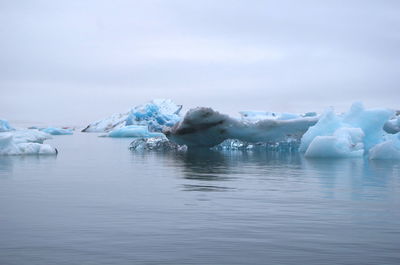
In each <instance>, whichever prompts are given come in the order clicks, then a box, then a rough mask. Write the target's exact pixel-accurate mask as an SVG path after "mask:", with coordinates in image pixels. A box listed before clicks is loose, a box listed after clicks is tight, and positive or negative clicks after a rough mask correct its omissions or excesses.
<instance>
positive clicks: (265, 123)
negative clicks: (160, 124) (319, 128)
mask: <svg viewBox="0 0 400 265" xmlns="http://www.w3.org/2000/svg"><path fill="white" fill-rule="evenodd" d="M317 121H318V118H317V117H296V118H294V119H286V120H277V119H262V120H256V121H254V122H253V121H250V120H248V119H236V118H232V117H229V116H228V115H225V114H221V113H219V112H217V111H214V110H213V109H211V108H205V107H198V108H195V109H191V110H189V111H188V112H187V113H186V115H185V117H184V118H183V120H181V121H179V122H178V123H176V124H175V125H174V126H173V127H170V128H166V129H164V134H165V135H166V136H167V138H168V139H169V140H171V141H173V142H175V143H176V144H178V145H187V146H188V147H213V146H215V145H218V144H220V143H222V142H223V141H225V140H227V139H237V140H240V141H243V142H248V143H260V142H262V143H276V142H279V141H285V140H287V139H289V138H290V139H300V138H301V136H302V135H303V134H304V133H305V132H306V131H307V130H308V128H309V127H310V126H312V125H314V124H316V123H317Z"/></svg>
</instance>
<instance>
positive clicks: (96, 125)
mask: <svg viewBox="0 0 400 265" xmlns="http://www.w3.org/2000/svg"><path fill="white" fill-rule="evenodd" d="M128 115H129V112H125V113H117V114H113V115H111V116H110V117H108V118H105V119H102V120H99V121H96V122H93V123H91V124H89V125H88V126H87V127H86V128H85V129H83V130H82V132H109V131H112V130H114V129H116V128H121V127H123V126H125V120H126V119H127V118H128Z"/></svg>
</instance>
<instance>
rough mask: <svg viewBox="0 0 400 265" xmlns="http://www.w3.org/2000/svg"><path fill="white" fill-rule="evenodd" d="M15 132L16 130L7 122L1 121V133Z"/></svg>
mask: <svg viewBox="0 0 400 265" xmlns="http://www.w3.org/2000/svg"><path fill="white" fill-rule="evenodd" d="M13 130H15V129H14V128H13V127H11V126H10V124H9V123H8V121H7V120H2V119H0V132H8V131H13Z"/></svg>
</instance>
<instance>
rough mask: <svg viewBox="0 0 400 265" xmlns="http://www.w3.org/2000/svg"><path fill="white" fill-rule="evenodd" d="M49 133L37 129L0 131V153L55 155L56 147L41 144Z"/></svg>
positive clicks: (48, 136)
mask: <svg viewBox="0 0 400 265" xmlns="http://www.w3.org/2000/svg"><path fill="white" fill-rule="evenodd" d="M50 138H51V137H50V135H48V134H46V133H44V132H40V131H38V130H20V131H19V130H17V131H13V132H6V133H0V155H33V154H39V155H55V154H57V149H55V148H54V147H52V146H50V145H48V144H43V141H44V140H46V139H50Z"/></svg>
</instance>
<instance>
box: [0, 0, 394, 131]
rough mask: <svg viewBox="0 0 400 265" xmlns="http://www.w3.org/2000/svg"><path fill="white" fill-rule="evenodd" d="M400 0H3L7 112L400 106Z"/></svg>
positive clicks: (49, 119) (0, 68)
mask: <svg viewBox="0 0 400 265" xmlns="http://www.w3.org/2000/svg"><path fill="white" fill-rule="evenodd" d="M399 84H400V1H397V0H393V1H386V0H375V1H368V0H360V1H352V0H346V1H340V0H333V1H321V0H315V1H304V0H303V1H299V0H293V1H282V0H280V1H266V0H264V1H250V0H243V1H235V0H219V1H217V0H212V1H206V0H201V1H190V0H181V1H178V0H163V1H162V0H160V1H152V0H143V1H133V0H126V1H116V0H112V1H111V0H110V1H98V0H96V1H83V0H82V1H55V0H49V1H12V0H9V1H6V0H3V1H0V91H1V93H0V118H6V119H8V120H10V121H31V122H44V123H49V124H54V125H64V124H66V125H70V124H80V125H83V124H85V123H87V122H90V121H93V120H97V119H99V118H103V117H105V116H108V115H110V114H112V113H116V112H123V111H126V110H128V109H129V108H130V107H133V106H135V105H138V104H141V103H144V102H146V101H148V100H150V99H153V98H171V99H173V100H174V101H175V102H176V103H178V104H183V105H184V106H185V109H188V108H190V107H195V106H211V107H213V108H215V109H217V110H220V111H222V112H227V113H230V114H233V113H235V112H237V111H239V110H251V109H252V110H270V111H291V112H304V111H322V110H323V109H324V108H325V107H327V106H335V107H336V108H337V109H338V110H345V109H346V108H347V107H348V106H349V105H350V104H351V102H352V101H355V100H361V101H364V103H365V104H366V105H367V106H368V107H379V106H381V107H382V106H383V107H391V108H400V102H399V99H400V95H399V94H400V93H399V91H400V87H399Z"/></svg>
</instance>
